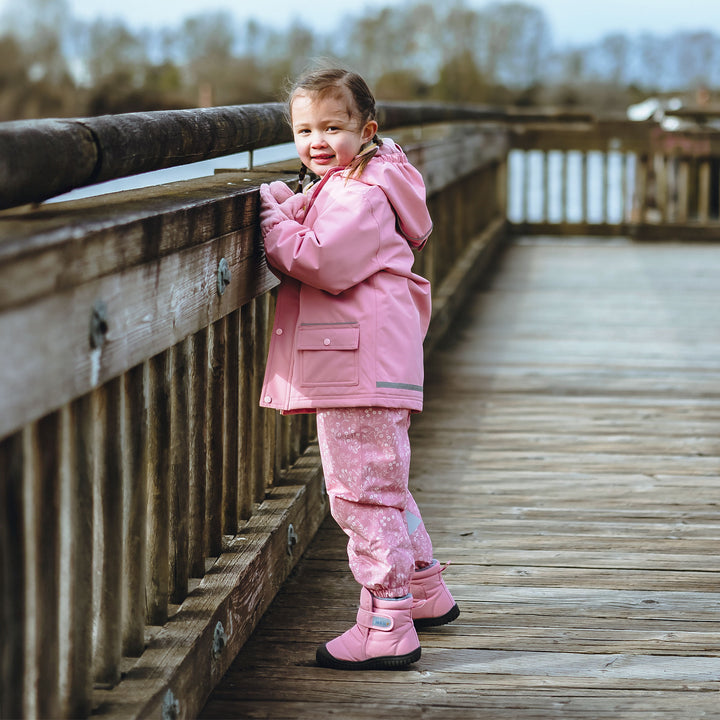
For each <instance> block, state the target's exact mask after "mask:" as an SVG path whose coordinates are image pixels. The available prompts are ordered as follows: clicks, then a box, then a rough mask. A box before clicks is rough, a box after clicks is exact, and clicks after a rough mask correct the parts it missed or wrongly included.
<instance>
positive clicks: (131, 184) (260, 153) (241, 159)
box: [47, 143, 299, 203]
mask: <svg viewBox="0 0 720 720" xmlns="http://www.w3.org/2000/svg"><path fill="white" fill-rule="evenodd" d="M296 157H297V153H296V151H295V144H294V143H284V144H282V145H273V146H272V147H267V148H261V149H259V150H255V151H254V152H253V158H252V164H253V165H254V166H258V165H264V164H266V163H273V162H281V161H282V160H291V159H292V158H296ZM250 165H251V161H250V153H249V152H242V153H236V154H234V155H225V156H223V157H219V158H213V159H212V160H201V161H200V162H196V163H190V164H189V165H178V166H177V167H171V168H165V169H164V170H153V171H152V172H147V173H141V174H140V175H130V176H129V177H124V178H118V179H117V180H108V181H107V182H103V183H98V184H97V185H88V186H87V187H81V188H77V189H76V190H71V191H70V192H68V193H64V194H63V195H58V196H57V197H54V198H52V199H51V200H48V201H47V202H48V203H54V202H64V201H65V200H78V199H80V198H87V197H96V196H98V195H107V194H108V193H114V192H119V191H121V190H135V189H138V188H144V187H151V186H153V185H165V184H167V183H173V182H178V181H180V180H191V179H193V178H199V177H207V176H211V175H213V174H214V173H215V170H216V169H219V168H238V169H243V168H247V167H249V166H250ZM298 166H299V165H298Z"/></svg>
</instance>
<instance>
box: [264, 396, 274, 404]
mask: <svg viewBox="0 0 720 720" xmlns="http://www.w3.org/2000/svg"><path fill="white" fill-rule="evenodd" d="M271 400H272V398H271V397H270V396H269V395H266V396H265V402H266V403H269V402H270V401H271Z"/></svg>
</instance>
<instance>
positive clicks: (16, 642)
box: [0, 433, 27, 718]
mask: <svg viewBox="0 0 720 720" xmlns="http://www.w3.org/2000/svg"><path fill="white" fill-rule="evenodd" d="M22 454H23V450H22V433H15V434H14V435H11V436H10V437H7V438H5V439H4V440H0V468H2V470H1V471H0V627H2V629H3V630H2V633H3V639H2V643H0V716H1V717H3V718H20V717H23V696H24V690H25V678H24V674H25V673H24V655H25V648H26V646H27V638H26V634H25V626H26V616H25V612H26V610H25V608H26V600H27V598H26V594H27V584H26V572H25V555H26V548H25V541H26V532H25V513H24V507H23V506H24V502H23V500H24V499H23V461H22Z"/></svg>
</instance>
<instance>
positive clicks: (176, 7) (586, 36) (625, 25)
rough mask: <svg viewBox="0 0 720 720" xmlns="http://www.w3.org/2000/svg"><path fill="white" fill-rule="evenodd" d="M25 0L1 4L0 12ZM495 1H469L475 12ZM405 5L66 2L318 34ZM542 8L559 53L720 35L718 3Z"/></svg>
mask: <svg viewBox="0 0 720 720" xmlns="http://www.w3.org/2000/svg"><path fill="white" fill-rule="evenodd" d="M22 1H23V0H0V11H2V10H4V9H5V8H7V7H9V6H10V5H11V4H14V3H18V2H22ZM493 1H494V0H467V5H468V6H470V7H473V8H476V9H481V8H482V7H483V6H485V5H488V4H490V3H491V2H493ZM406 2H408V0H365V1H363V0H356V1H355V2H348V1H347V0H309V1H306V2H302V0H266V1H265V2H263V0H103V1H102V2H98V0H69V3H70V7H71V10H72V13H73V15H75V16H76V17H78V18H80V19H84V20H90V19H93V18H96V17H98V16H99V15H101V16H103V17H105V18H122V19H123V20H125V21H126V22H127V23H128V24H129V25H130V26H132V27H134V28H138V27H142V26H153V27H157V26H163V25H166V26H174V25H176V24H178V23H179V22H180V21H182V20H183V19H184V18H185V17H187V16H190V15H197V14H200V13H204V12H209V11H213V10H227V11H230V12H231V13H232V14H233V15H234V16H235V17H236V18H238V20H240V21H245V20H249V19H250V18H254V19H256V20H258V21H260V22H262V23H263V24H268V25H275V26H279V27H283V26H285V25H286V24H289V23H290V22H291V21H292V20H293V19H298V20H300V21H301V22H302V23H303V25H305V26H306V27H308V28H310V29H311V30H312V29H315V30H317V31H318V32H322V33H325V32H328V31H331V30H335V29H337V27H338V26H339V24H340V22H341V20H342V18H343V17H345V16H347V15H348V14H350V15H361V14H363V13H364V12H365V10H367V9H373V8H380V7H392V6H400V5H403V4H405V3H406ZM524 2H526V4H528V5H533V6H535V7H538V8H540V9H541V10H542V11H543V12H544V14H545V17H546V18H547V20H548V23H549V24H550V28H551V31H552V37H553V41H554V44H555V46H556V47H557V48H558V49H560V48H563V47H567V46H572V45H582V44H586V43H589V42H592V41H594V40H598V39H600V38H601V37H603V36H604V35H606V34H608V33H611V32H623V33H624V34H626V35H630V36H634V35H639V34H641V33H642V32H651V33H653V34H655V35H670V34H672V33H673V32H675V31H678V30H709V31H711V32H714V33H716V34H718V35H720V0H685V1H684V2H683V0H524Z"/></svg>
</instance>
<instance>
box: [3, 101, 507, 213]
mask: <svg viewBox="0 0 720 720" xmlns="http://www.w3.org/2000/svg"><path fill="white" fill-rule="evenodd" d="M505 116H506V113H505V112H504V111H500V110H495V109H492V108H485V107H482V106H463V105H448V104H441V103H436V104H432V103H430V104H428V103H389V102H388V103H378V118H379V120H380V124H381V127H382V128H384V129H386V128H397V127H402V126H409V125H423V124H429V123H437V122H447V121H457V120H491V119H502V118H504V117H505ZM291 139H292V135H291V133H290V127H289V125H288V122H287V119H286V113H285V106H284V105H283V104H281V103H259V104H254V105H232V106H225V107H214V108H199V109H195V110H159V111H155V112H136V113H124V114H119V115H102V116H99V117H90V118H73V119H64V120H63V119H42V120H22V121H16V122H6V123H0V210H2V209H4V208H10V207H15V206H18V205H24V204H27V203H39V202H42V201H44V200H48V199H49V198H52V197H55V196H57V195H61V194H63V193H65V192H69V191H70V190H74V189H76V188H79V187H84V186H86V185H93V184H95V183H99V182H104V181H107V180H114V179H116V178H120V177H126V176H129V175H136V174H138V173H143V172H149V171H151V170H161V169H164V168H168V167H175V166H178V165H185V164H188V163H193V162H198V161H201V160H208V159H211V158H216V157H221V156H224V155H230V154H233V153H239V152H245V151H247V150H257V149H259V148H264V147H268V146H271V145H278V144H280V143H283V142H287V141H289V140H291Z"/></svg>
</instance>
